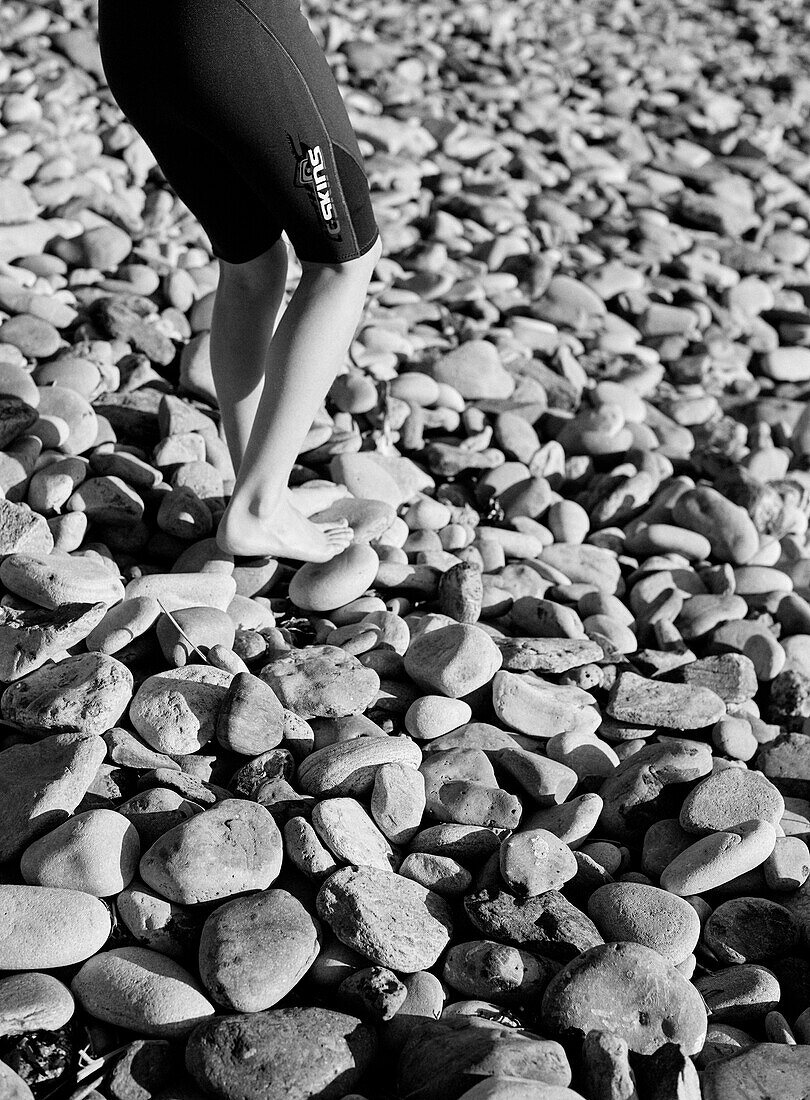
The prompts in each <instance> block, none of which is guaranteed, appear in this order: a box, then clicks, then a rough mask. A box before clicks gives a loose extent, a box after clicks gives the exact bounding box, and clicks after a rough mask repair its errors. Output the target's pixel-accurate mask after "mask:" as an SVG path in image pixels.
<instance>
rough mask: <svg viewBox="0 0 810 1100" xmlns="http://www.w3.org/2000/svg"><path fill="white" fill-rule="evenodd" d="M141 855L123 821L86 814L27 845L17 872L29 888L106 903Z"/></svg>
mask: <svg viewBox="0 0 810 1100" xmlns="http://www.w3.org/2000/svg"><path fill="white" fill-rule="evenodd" d="M140 856H141V843H140V839H139V837H138V831H137V829H136V828H135V826H134V825H133V824H132V823H131V822H130V821H128V820H127V818H126V817H124V816H123V815H122V814H119V813H116V812H115V811H114V810H103V809H102V810H87V811H86V812H85V813H81V814H74V816H73V817H70V818H68V820H67V821H65V822H63V823H62V824H61V825H58V826H57V827H56V828H55V829H54V830H53V831H52V832H50V833H46V834H45V836H43V837H40V839H39V840H35V841H34V843H33V844H29V846H28V847H27V848H26V849H25V851H24V852H23V854H22V856H21V858H20V871H21V873H22V876H23V878H24V879H25V881H26V882H27V883H29V884H31V885H33V886H55V887H62V888H64V889H66V890H81V891H83V892H84V893H85V894H93V896H94V897H97V898H105V897H110V896H111V895H112V894H120V893H121V891H122V890H123V889H124V887H125V886H129V884H130V882H132V880H133V878H134V877H135V873H136V871H137V869H138V861H139V859H140Z"/></svg>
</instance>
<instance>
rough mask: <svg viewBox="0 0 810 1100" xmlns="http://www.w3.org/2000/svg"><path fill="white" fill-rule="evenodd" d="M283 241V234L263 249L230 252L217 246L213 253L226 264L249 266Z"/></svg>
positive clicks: (212, 249) (212, 250)
mask: <svg viewBox="0 0 810 1100" xmlns="http://www.w3.org/2000/svg"><path fill="white" fill-rule="evenodd" d="M280 240H281V234H280V233H279V235H278V236H277V237H275V238H274V239H273V240H272V241H269V242H268V243H267V244H265V245H263V246H262V247H261V248H255V247H254V248H252V249H251V250H250V251H249V252H230V251H229V250H228V249H220V248H218V247H217V246H215V245H212V247H211V253H212V255H213V257H214V259H216V260H224V261H225V263H226V264H247V263H250V261H251V260H257V259H258V258H259V256H262V255H263V254H264V253H265V252H268V251H269V250H270V249H271V248H272V247H273V245H276V244H278V242H279V241H280Z"/></svg>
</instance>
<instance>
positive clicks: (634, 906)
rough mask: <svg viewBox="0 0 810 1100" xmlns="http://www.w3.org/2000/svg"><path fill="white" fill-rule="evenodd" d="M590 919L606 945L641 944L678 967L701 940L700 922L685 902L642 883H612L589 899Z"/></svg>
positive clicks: (600, 888)
mask: <svg viewBox="0 0 810 1100" xmlns="http://www.w3.org/2000/svg"><path fill="white" fill-rule="evenodd" d="M588 916H589V917H590V918H591V919H592V920H593V922H594V924H595V925H596V926H597V928H598V929H599V931H600V932H601V933H602V935H603V936H604V937H605V941H606V942H611V941H630V942H631V943H640V944H642V946H644V947H649V948H651V949H652V950H653V951H657V952H658V954H659V955H663V957H664V958H665V959H667V960H668V962H671V963H672V964H673V965H675V966H677V964H678V963H682V962H683V961H684V960H685V959H686V958H688V957H689V955H691V953H692V952H693V951H694V950H695V947H696V946H697V942H698V939H699V938H700V932H701V926H700V918H699V917H698V914H697V912H696V911H695V909H694V908H693V907H692V906H691V905H690V904H689V902H688V901H684V900H682V899H681V898H678V897H676V896H675V895H674V894H670V893H668V892H667V891H666V890H660V889H658V887H656V886H648V885H646V884H645V883H641V882H610V883H606V884H605V885H604V886H600V887H599V889H597V890H594V892H593V893H592V894H591V896H590V897H589V898H588Z"/></svg>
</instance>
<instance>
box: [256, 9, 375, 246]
mask: <svg viewBox="0 0 810 1100" xmlns="http://www.w3.org/2000/svg"><path fill="white" fill-rule="evenodd" d="M236 3H237V4H238V5H239V7H240V8H242V9H243V11H245V12H247V14H248V15H250V16H251V17H252V18H253V19H255V20H256V22H257V23H258V24H259V26H260V27H261V28H262V30H263V31H264V32H265V34H267V35H268V36H269V37H270V38H272V40H273V41H274V42H275V44H276V45H277V46H278V48H279V49H280V50H281V52H282V53H283V54H284V56H285V57H286V58H287V60H288V61H289V63H290V64H291V65H292V67H293V69H294V70H295V71H296V72H297V73H298V78H299V80H300V81H301V84H302V85H303V87H304V89H305V90H306V93H307V96H308V97H309V101H310V103H311V104H312V106H313V108H314V110H315V114H316V115H317V116H318V121H319V122H320V124H321V128H322V129H323V132H324V134H325V135H326V140H327V141H328V142H329V145H330V147H331V145H332V139H331V137H330V136H329V128H328V127H327V125H326V120H325V119H324V117H323V115H322V114H321V111H320V108H319V107H318V104H317V102H316V100H315V97H314V96H313V94H312V90H311V89H310V87H309V84H307V82H306V79H305V78H304V74H303V73H302V72H301V69H300V68H299V66H298V63H297V62H296V60H295V58H294V57H293V56H292V54H291V53H290V51H289V50H288V49H287V47H286V46H285V45H284V43H283V42H282V41H281V39H280V38H279V37H278V35H277V34H275V33H274V32H273V31H272V30H271V28H270V27H268V25H267V24H266V23H265V21H264V20H263V19H262V17H261V16H260V15H259V13H258V12H255V11H254V10H253V8H252V7H251V6H250V4H248V3H247V2H246V0H236ZM330 152H331V153H332V163H333V165H334V167H335V172H334V177H335V186H336V187H337V190H338V191H339V192H340V198H341V200H342V202H343V208H344V210H345V211H346V220H347V221H348V223H349V230H350V232H351V235H352V240H353V241H354V247H355V248H358V247H359V245H358V241H357V234H356V233H355V231H354V226H353V225H352V220H351V218H350V217H349V204H348V203H347V202H346V196H345V194H344V193H343V187H342V186H341V183H340V177H339V176H338V172H337V165H336V164H335V154H334V152H333V151H332V150H331V148H330Z"/></svg>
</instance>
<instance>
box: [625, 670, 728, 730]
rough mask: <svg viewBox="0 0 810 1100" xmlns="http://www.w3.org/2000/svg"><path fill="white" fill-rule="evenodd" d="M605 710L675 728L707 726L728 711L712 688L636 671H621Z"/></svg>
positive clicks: (631, 719)
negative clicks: (668, 681)
mask: <svg viewBox="0 0 810 1100" xmlns="http://www.w3.org/2000/svg"><path fill="white" fill-rule="evenodd" d="M605 709H606V711H607V713H608V714H609V715H610V717H611V718H615V719H616V721H617V722H633V723H635V724H636V725H639V726H665V727H667V728H668V729H675V730H694V729H703V728H705V727H706V726H711V725H712V724H713V723H714V722H717V721H719V720H720V719H721V718H722V717H723V715H724V714H725V713H726V705H725V703H724V702H723V700H722V699H721V698H720V697H719V695H716V694H715V693H714V692H713V691H712V690H711V688H703V687H700V686H696V685H692V684H666V683H662V682H661V681H656V680H647V679H645V678H644V677H642V676H638V675H637V674H636V673H634V672H621V673H619V676H618V678H617V680H616V683H615V684H614V686H613V688H612V689H611V693H610V697H609V699H608V703H607V706H606V708H605Z"/></svg>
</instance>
